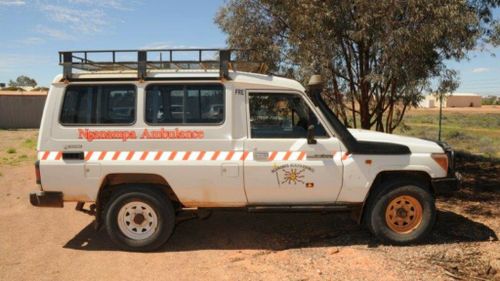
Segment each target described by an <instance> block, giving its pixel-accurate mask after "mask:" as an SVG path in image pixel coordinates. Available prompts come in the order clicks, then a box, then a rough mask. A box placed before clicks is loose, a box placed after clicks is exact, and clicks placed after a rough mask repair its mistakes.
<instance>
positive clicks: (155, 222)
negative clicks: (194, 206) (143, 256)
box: [106, 187, 175, 251]
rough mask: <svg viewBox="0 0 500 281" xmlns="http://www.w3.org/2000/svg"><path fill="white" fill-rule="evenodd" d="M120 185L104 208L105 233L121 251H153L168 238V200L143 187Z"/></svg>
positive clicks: (171, 216) (170, 215) (170, 223)
mask: <svg viewBox="0 0 500 281" xmlns="http://www.w3.org/2000/svg"><path fill="white" fill-rule="evenodd" d="M124 188H125V189H124V190H123V191H121V192H120V193H118V194H116V195H115V196H113V198H112V199H111V200H110V203H109V206H108V208H107V210H106V229H107V232H108V235H109V236H110V237H111V239H112V240H113V242H115V243H116V244H117V245H118V246H119V247H120V248H123V249H125V250H130V251H153V250H156V249H157V248H159V247H160V246H162V245H163V244H164V243H165V242H166V241H167V240H168V238H169V237H170V235H171V234H172V232H173V229H174V226H175V212H174V209H173V207H172V204H171V202H170V201H169V200H168V199H167V198H165V197H164V196H163V194H161V193H159V192H154V191H152V190H149V189H146V188H134V187H132V188H130V187H124Z"/></svg>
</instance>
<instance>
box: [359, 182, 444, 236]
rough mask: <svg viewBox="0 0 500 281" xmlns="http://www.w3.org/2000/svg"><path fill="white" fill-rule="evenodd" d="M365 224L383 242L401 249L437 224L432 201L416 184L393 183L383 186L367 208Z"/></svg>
mask: <svg viewBox="0 0 500 281" xmlns="http://www.w3.org/2000/svg"><path fill="white" fill-rule="evenodd" d="M367 207H368V208H367V210H366V211H367V212H366V213H365V214H366V216H365V223H366V224H367V227H368V229H369V230H370V231H371V232H372V233H373V234H374V235H375V236H376V237H377V238H378V239H380V240H381V241H382V242H384V243H387V244H395V245H404V244H411V243H415V242H418V241H420V240H422V239H423V238H424V237H425V236H427V235H428V234H429V233H430V231H431V230H432V227H433V226H434V222H435V220H436V207H435V203H434V197H433V196H432V194H431V193H430V191H429V190H428V188H427V187H426V186H425V185H423V184H421V183H419V182H413V181H405V180H395V181H392V182H389V183H386V184H384V187H383V188H382V189H381V190H380V192H379V193H378V194H376V195H375V196H374V197H373V198H372V199H371V200H370V202H368V205H367Z"/></svg>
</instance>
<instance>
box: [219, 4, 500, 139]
mask: <svg viewBox="0 0 500 281" xmlns="http://www.w3.org/2000/svg"><path fill="white" fill-rule="evenodd" d="M499 3H500V0H490V1H488V0H486V1H480V0H477V1H470V2H468V1H465V0H462V1H454V0H447V1H433V0H415V1H371V0H357V1H349V0H324V1H319V0H301V1H297V0H283V1H273V0H230V1H229V2H228V3H227V4H226V5H225V6H224V7H222V8H221V9H220V10H219V12H218V14H217V15H216V17H215V22H216V23H217V24H218V25H219V27H220V28H221V29H222V30H223V31H224V32H225V33H227V34H228V38H227V43H228V45H229V46H230V47H232V48H241V49H252V50H255V52H253V53H252V55H251V56H252V59H255V60H260V61H264V62H266V63H267V64H268V65H269V67H270V70H271V71H274V72H278V73H280V74H282V75H286V76H288V77H293V78H295V79H298V80H299V81H302V82H305V81H306V80H307V79H308V77H310V76H311V75H312V74H317V73H320V74H322V76H323V79H324V80H325V81H326V82H327V83H326V86H325V88H324V97H325V99H326V100H327V101H328V102H329V104H330V105H331V107H332V109H333V110H334V112H335V113H336V114H337V116H338V117H339V118H340V119H341V120H342V121H343V122H344V124H346V125H348V126H352V127H361V128H364V129H370V128H373V127H374V128H375V129H376V130H379V131H386V132H392V131H393V130H394V129H395V128H396V127H397V126H398V125H399V124H400V123H401V121H402V120H403V116H404V114H405V113H406V111H407V110H408V108H411V107H415V106H417V105H418V103H419V101H421V100H422V98H423V95H422V93H423V91H424V90H426V89H427V88H428V85H429V84H430V83H429V81H431V80H432V79H435V78H436V77H439V76H440V75H443V74H444V73H445V72H446V66H445V64H444V61H445V60H448V59H455V60H460V59H463V58H465V57H466V53H467V51H468V50H471V49H473V48H474V47H475V46H476V44H477V43H478V41H479V40H483V41H486V40H487V39H488V38H490V37H491V36H492V35H491V34H493V32H492V29H493V27H492V25H491V24H490V23H492V22H494V21H493V20H492V16H491V11H490V9H491V8H492V7H495V6H496V5H498V4H499Z"/></svg>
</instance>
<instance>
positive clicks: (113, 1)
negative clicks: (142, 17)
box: [68, 0, 132, 10]
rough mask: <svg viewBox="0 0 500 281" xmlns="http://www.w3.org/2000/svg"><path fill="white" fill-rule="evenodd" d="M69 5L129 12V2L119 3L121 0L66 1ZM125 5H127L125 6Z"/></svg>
mask: <svg viewBox="0 0 500 281" xmlns="http://www.w3.org/2000/svg"><path fill="white" fill-rule="evenodd" d="M68 2H69V3H71V4H81V5H88V6H93V7H103V8H111V9H116V10H131V9H132V8H131V6H129V5H128V4H130V2H131V1H121V0H68ZM125 3H127V4H125Z"/></svg>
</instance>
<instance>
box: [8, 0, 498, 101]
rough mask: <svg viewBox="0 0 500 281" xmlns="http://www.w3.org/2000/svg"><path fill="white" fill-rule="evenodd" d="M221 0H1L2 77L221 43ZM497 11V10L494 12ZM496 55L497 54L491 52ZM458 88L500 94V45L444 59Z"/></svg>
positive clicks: (43, 79) (47, 78) (42, 75)
mask: <svg viewBox="0 0 500 281" xmlns="http://www.w3.org/2000/svg"><path fill="white" fill-rule="evenodd" d="M223 4H224V1H223V0H182V1H180V0H177V1H172V0H163V1H147V0H31V1H30V0H0V38H1V39H0V82H8V80H9V79H15V78H16V77H17V76H18V75H22V74H24V75H28V76H30V77H33V78H35V79H36V80H37V81H38V83H39V84H40V85H45V86H47V85H49V84H50V82H51V81H52V79H53V77H54V76H55V75H56V74H58V73H60V72H61V70H62V69H61V67H59V66H58V65H57V63H58V56H57V52H58V51H60V50H82V49H137V48H188V47H224V46H225V35H224V34H223V33H222V32H221V31H220V30H219V29H218V27H217V26H216V25H215V24H214V22H213V18H214V15H215V13H216V11H217V10H218V8H219V7H220V6H221V5H223ZM496 14H497V15H498V14H499V13H498V11H497V13H496ZM492 54H494V55H495V56H492ZM449 66H450V67H452V68H454V69H457V70H458V71H459V72H460V77H461V81H462V83H461V86H460V88H459V89H458V91H459V92H476V93H479V94H483V95H488V94H495V95H500V48H495V49H491V48H490V49H489V51H488V52H472V53H471V54H470V59H469V60H465V61H461V62H459V63H457V62H449Z"/></svg>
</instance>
